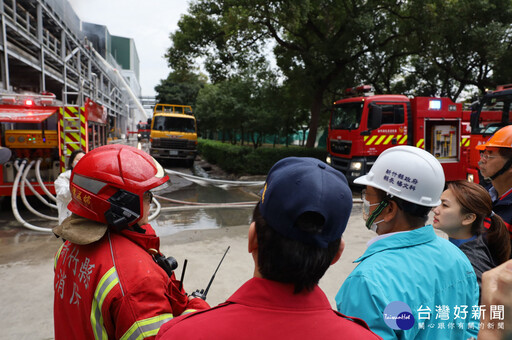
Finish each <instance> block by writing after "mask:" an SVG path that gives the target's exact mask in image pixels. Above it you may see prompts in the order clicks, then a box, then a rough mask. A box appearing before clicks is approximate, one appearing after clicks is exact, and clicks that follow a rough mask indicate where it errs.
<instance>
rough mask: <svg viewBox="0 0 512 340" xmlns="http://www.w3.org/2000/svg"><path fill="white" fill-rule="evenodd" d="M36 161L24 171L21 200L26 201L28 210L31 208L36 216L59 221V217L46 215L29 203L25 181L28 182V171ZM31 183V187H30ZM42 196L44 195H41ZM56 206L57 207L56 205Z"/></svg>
mask: <svg viewBox="0 0 512 340" xmlns="http://www.w3.org/2000/svg"><path fill="white" fill-rule="evenodd" d="M34 163H35V161H31V162H30V163H29V164H28V166H27V168H26V169H25V171H23V176H22V177H21V186H20V194H21V200H22V201H23V203H25V206H26V207H27V209H28V210H30V212H31V213H33V214H34V215H36V216H39V217H42V218H46V219H47V220H51V221H58V220H59V218H58V217H54V216H49V215H45V214H43V213H40V212H39V211H37V210H35V209H34V208H32V206H31V205H30V203H28V201H27V196H26V195H25V183H28V181H27V174H28V172H29V171H30V168H31V167H32V165H33V164H34ZM30 186H31V185H30V183H29V187H30ZM33 192H34V193H35V190H33ZM41 198H42V197H41ZM55 208H57V207H56V206H55Z"/></svg>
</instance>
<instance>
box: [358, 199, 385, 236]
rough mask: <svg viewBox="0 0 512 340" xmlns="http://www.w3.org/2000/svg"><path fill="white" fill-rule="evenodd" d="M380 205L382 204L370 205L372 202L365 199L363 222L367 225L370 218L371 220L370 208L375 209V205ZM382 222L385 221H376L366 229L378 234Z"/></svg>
mask: <svg viewBox="0 0 512 340" xmlns="http://www.w3.org/2000/svg"><path fill="white" fill-rule="evenodd" d="M379 204H380V203H373V204H370V201H368V200H367V199H366V198H363V220H364V222H365V224H366V223H367V221H368V218H370V207H373V206H374V205H379ZM386 205H387V204H386ZM382 221H384V219H382V220H380V221H375V222H373V223H372V225H371V226H366V227H367V228H368V229H370V230H371V231H374V232H377V229H378V227H379V223H381V222H382Z"/></svg>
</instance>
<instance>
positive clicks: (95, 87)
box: [0, 0, 130, 128]
mask: <svg viewBox="0 0 512 340" xmlns="http://www.w3.org/2000/svg"><path fill="white" fill-rule="evenodd" d="M0 14H1V26H0V91H1V92H9V93H12V92H17V93H20V92H23V91H30V92H35V93H41V92H52V93H54V94H55V95H56V96H57V99H58V100H60V101H62V104H63V105H79V106H82V105H83V104H84V98H85V97H89V98H91V99H92V100H94V101H96V102H98V103H99V104H102V105H103V106H104V107H105V108H106V109H107V113H108V115H109V117H110V119H112V120H113V121H114V124H113V126H116V128H119V127H120V126H122V128H124V124H126V121H127V120H128V118H129V117H128V116H129V110H128V105H127V104H128V103H129V102H130V99H129V97H128V95H127V93H126V92H125V91H124V84H123V82H122V79H120V78H119V77H120V75H119V73H118V72H115V70H114V68H113V67H109V66H108V65H105V63H104V62H103V61H102V60H100V58H98V55H97V53H95V51H94V50H93V45H92V43H91V42H89V41H88V40H87V38H86V37H85V35H84V34H83V33H82V32H81V31H80V20H79V19H78V17H76V14H74V11H73V10H72V9H71V7H70V5H69V3H68V2H67V0H0ZM116 73H117V74H116ZM126 90H129V89H126ZM117 120H119V121H121V120H124V121H125V122H124V123H123V124H121V125H120V123H119V122H117Z"/></svg>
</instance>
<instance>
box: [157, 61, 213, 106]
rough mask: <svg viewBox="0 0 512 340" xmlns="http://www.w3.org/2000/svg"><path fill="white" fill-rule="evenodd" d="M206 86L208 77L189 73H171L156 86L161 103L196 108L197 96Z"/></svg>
mask: <svg viewBox="0 0 512 340" xmlns="http://www.w3.org/2000/svg"><path fill="white" fill-rule="evenodd" d="M205 84H206V77H204V76H200V75H197V74H194V73H192V72H188V71H182V70H181V71H176V72H171V73H169V76H168V77H167V79H162V80H160V84H159V85H157V86H155V91H156V92H157V96H156V99H157V100H158V102H159V103H165V104H178V105H190V106H192V107H194V106H195V103H196V98H197V94H198V93H199V91H200V90H201V88H202V87H203V86H204V85H205Z"/></svg>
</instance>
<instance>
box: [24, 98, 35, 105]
mask: <svg viewBox="0 0 512 340" xmlns="http://www.w3.org/2000/svg"><path fill="white" fill-rule="evenodd" d="M32 105H34V101H33V100H32V99H25V106H32Z"/></svg>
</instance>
